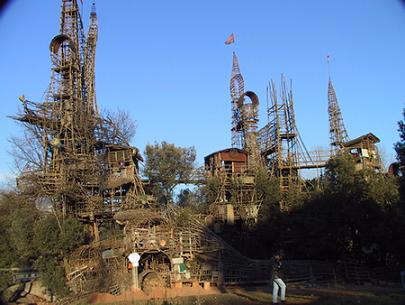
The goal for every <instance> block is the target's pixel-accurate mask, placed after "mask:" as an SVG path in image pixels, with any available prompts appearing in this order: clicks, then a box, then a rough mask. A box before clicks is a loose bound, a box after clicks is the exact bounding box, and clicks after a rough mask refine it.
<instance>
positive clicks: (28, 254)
mask: <svg viewBox="0 0 405 305" xmlns="http://www.w3.org/2000/svg"><path fill="white" fill-rule="evenodd" d="M0 234H2V238H1V239H0V251H1V255H0V268H6V269H7V268H11V267H20V268H21V267H24V268H38V270H39V271H40V275H41V279H42V280H43V282H44V284H45V286H47V287H48V288H49V289H51V291H53V293H55V294H57V295H62V294H64V293H66V292H67V290H66V288H65V287H66V283H65V277H64V269H63V259H64V257H65V256H67V255H69V253H70V252H71V251H72V250H74V249H75V248H76V247H78V246H79V245H80V244H82V243H83V241H84V239H85V237H86V235H85V234H84V231H83V226H82V225H81V224H80V223H79V222H78V221H77V220H75V219H71V218H67V219H65V220H64V221H61V225H60V226H59V224H58V220H57V219H56V217H55V215H53V214H49V213H43V212H40V211H39V210H37V209H36V207H35V204H34V202H33V200H32V199H31V198H28V197H26V196H25V195H23V194H19V193H14V192H8V193H2V194H1V196H0ZM5 285H7V279H6V278H5V277H4V276H3V280H2V281H1V282H0V286H2V287H3V286H5Z"/></svg>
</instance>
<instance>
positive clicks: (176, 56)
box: [0, 0, 405, 183]
mask: <svg viewBox="0 0 405 305" xmlns="http://www.w3.org/2000/svg"><path fill="white" fill-rule="evenodd" d="M96 6H97V15H98V21H99V43H98V46H97V58H96V90H97V100H98V104H99V107H100V108H101V109H110V110H116V109H117V108H120V109H123V110H127V111H129V112H130V114H131V116H132V118H133V119H134V120H136V122H137V133H136V136H135V138H134V141H133V143H132V144H133V145H135V146H137V147H139V148H140V149H141V150H142V151H143V150H144V147H145V145H146V144H147V143H154V142H155V141H157V142H160V141H162V140H165V141H168V142H171V143H175V144H176V145H178V146H195V148H196V150H197V154H198V155H197V157H198V160H197V161H198V163H199V164H202V163H203V157H204V156H205V155H207V154H209V153H211V152H213V151H216V150H219V149H222V148H226V147H229V146H230V144H231V140H230V136H231V135H230V126H231V104H230V96H229V77H230V73H231V64H232V51H236V52H237V54H238V56H239V62H240V66H241V71H242V74H243V76H244V79H245V88H246V89H247V90H252V91H255V92H256V93H257V94H258V95H259V98H260V101H261V108H260V109H261V117H262V121H261V124H260V126H263V125H264V124H265V123H266V121H265V119H264V118H265V115H264V114H265V105H266V97H265V88H266V84H267V82H268V81H269V80H270V79H275V80H276V81H277V82H279V79H280V74H281V73H284V74H285V75H286V76H287V77H288V78H291V79H292V81H293V91H294V96H295V110H296V120H297V124H298V128H299V130H300V133H301V136H302V138H303V140H304V142H305V144H306V146H307V147H308V148H309V149H313V148H317V147H327V146H328V140H329V134H328V115H327V82H328V69H327V64H326V60H325V57H326V55H327V54H330V55H331V58H332V60H331V76H332V79H333V82H334V86H335V89H336V93H337V97H338V100H339V103H340V107H341V110H342V112H343V118H344V121H345V125H346V128H347V130H348V133H349V137H351V138H355V137H357V136H360V135H362V134H365V133H367V132H373V133H374V134H375V135H377V136H378V137H379V138H380V139H381V145H380V148H381V150H382V153H383V155H384V157H385V158H386V159H387V162H389V161H393V160H394V158H395V153H394V150H393V143H394V142H396V141H397V140H398V139H399V136H398V132H397V121H398V120H400V119H402V109H403V107H404V106H405V104H404V101H405V89H404V88H405V87H404V84H405V6H403V4H402V2H401V1H399V0H385V1H381V0H367V1H366V0H357V1H353V0H340V1H329V0H313V1H302V0H278V1H276V0H256V1H255V0H252V1H238V0H234V1H229V0H204V1H202V0H194V1H190V0H173V1H163V0H160V1H158V0H154V1H118V0H117V1H111V0H97V1H96ZM90 7H91V1H86V0H84V4H83V19H84V22H85V24H86V25H87V20H88V15H89V13H90ZM59 11H60V1H56V0H41V1H24V0H14V1H11V3H10V4H9V5H8V6H7V7H6V9H5V11H3V13H2V14H1V15H0V100H1V108H0V116H1V120H0V145H1V147H2V150H1V151H0V161H1V162H0V181H2V182H3V183H4V181H5V176H7V175H9V173H10V171H11V170H12V167H13V164H12V157H11V156H10V155H9V154H8V152H7V151H10V145H9V143H8V142H7V138H9V137H10V136H11V135H18V133H19V130H18V128H17V125H16V124H15V123H14V122H13V121H12V120H11V119H8V118H7V116H9V115H13V114H15V113H16V111H17V107H18V105H19V101H18V96H19V95H21V94H25V96H26V97H27V98H28V99H30V100H34V101H40V100H41V99H42V95H43V93H44V91H45V90H46V88H47V86H48V84H49V79H50V57H49V42H50V41H51V39H52V37H53V36H54V35H56V34H57V33H58V30H59V13H60V12H59ZM231 32H233V33H235V35H236V43H235V44H234V45H231V46H225V45H224V41H225V39H226V37H227V36H228V35H229V34H230V33H231Z"/></svg>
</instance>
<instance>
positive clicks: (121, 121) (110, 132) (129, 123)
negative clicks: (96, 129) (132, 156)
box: [102, 109, 136, 145]
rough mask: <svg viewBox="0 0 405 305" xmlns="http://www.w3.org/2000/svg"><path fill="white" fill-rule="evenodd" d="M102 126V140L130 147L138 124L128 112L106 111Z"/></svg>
mask: <svg viewBox="0 0 405 305" xmlns="http://www.w3.org/2000/svg"><path fill="white" fill-rule="evenodd" d="M102 125H103V128H102V138H103V139H102V140H103V141H104V142H106V143H114V144H122V145H129V143H130V142H131V140H132V139H133V138H134V136H135V132H136V123H135V121H134V120H133V119H132V118H131V116H130V114H129V112H128V111H125V110H121V109H117V111H105V112H104V114H103V116H102Z"/></svg>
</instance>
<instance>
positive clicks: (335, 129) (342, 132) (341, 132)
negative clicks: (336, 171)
mask: <svg viewBox="0 0 405 305" xmlns="http://www.w3.org/2000/svg"><path fill="white" fill-rule="evenodd" d="M328 113H329V135H330V136H329V137H330V150H331V154H332V155H334V154H336V152H337V151H338V150H339V149H340V148H341V147H342V146H343V143H344V142H346V141H348V139H349V137H348V135H347V131H346V128H345V125H344V123H343V117H342V112H341V111H340V107H339V103H338V100H337V97H336V92H335V88H334V87H333V83H332V80H331V78H330V76H329V83H328Z"/></svg>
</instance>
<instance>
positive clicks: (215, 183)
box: [201, 176, 222, 204]
mask: <svg viewBox="0 0 405 305" xmlns="http://www.w3.org/2000/svg"><path fill="white" fill-rule="evenodd" d="M221 186H222V183H221V179H219V177H217V176H210V177H208V178H207V180H206V183H205V185H204V186H203V187H202V189H201V192H202V194H203V198H204V199H205V202H206V203H207V204H210V203H213V202H215V201H216V200H217V199H218V197H219V195H220V191H221Z"/></svg>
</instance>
